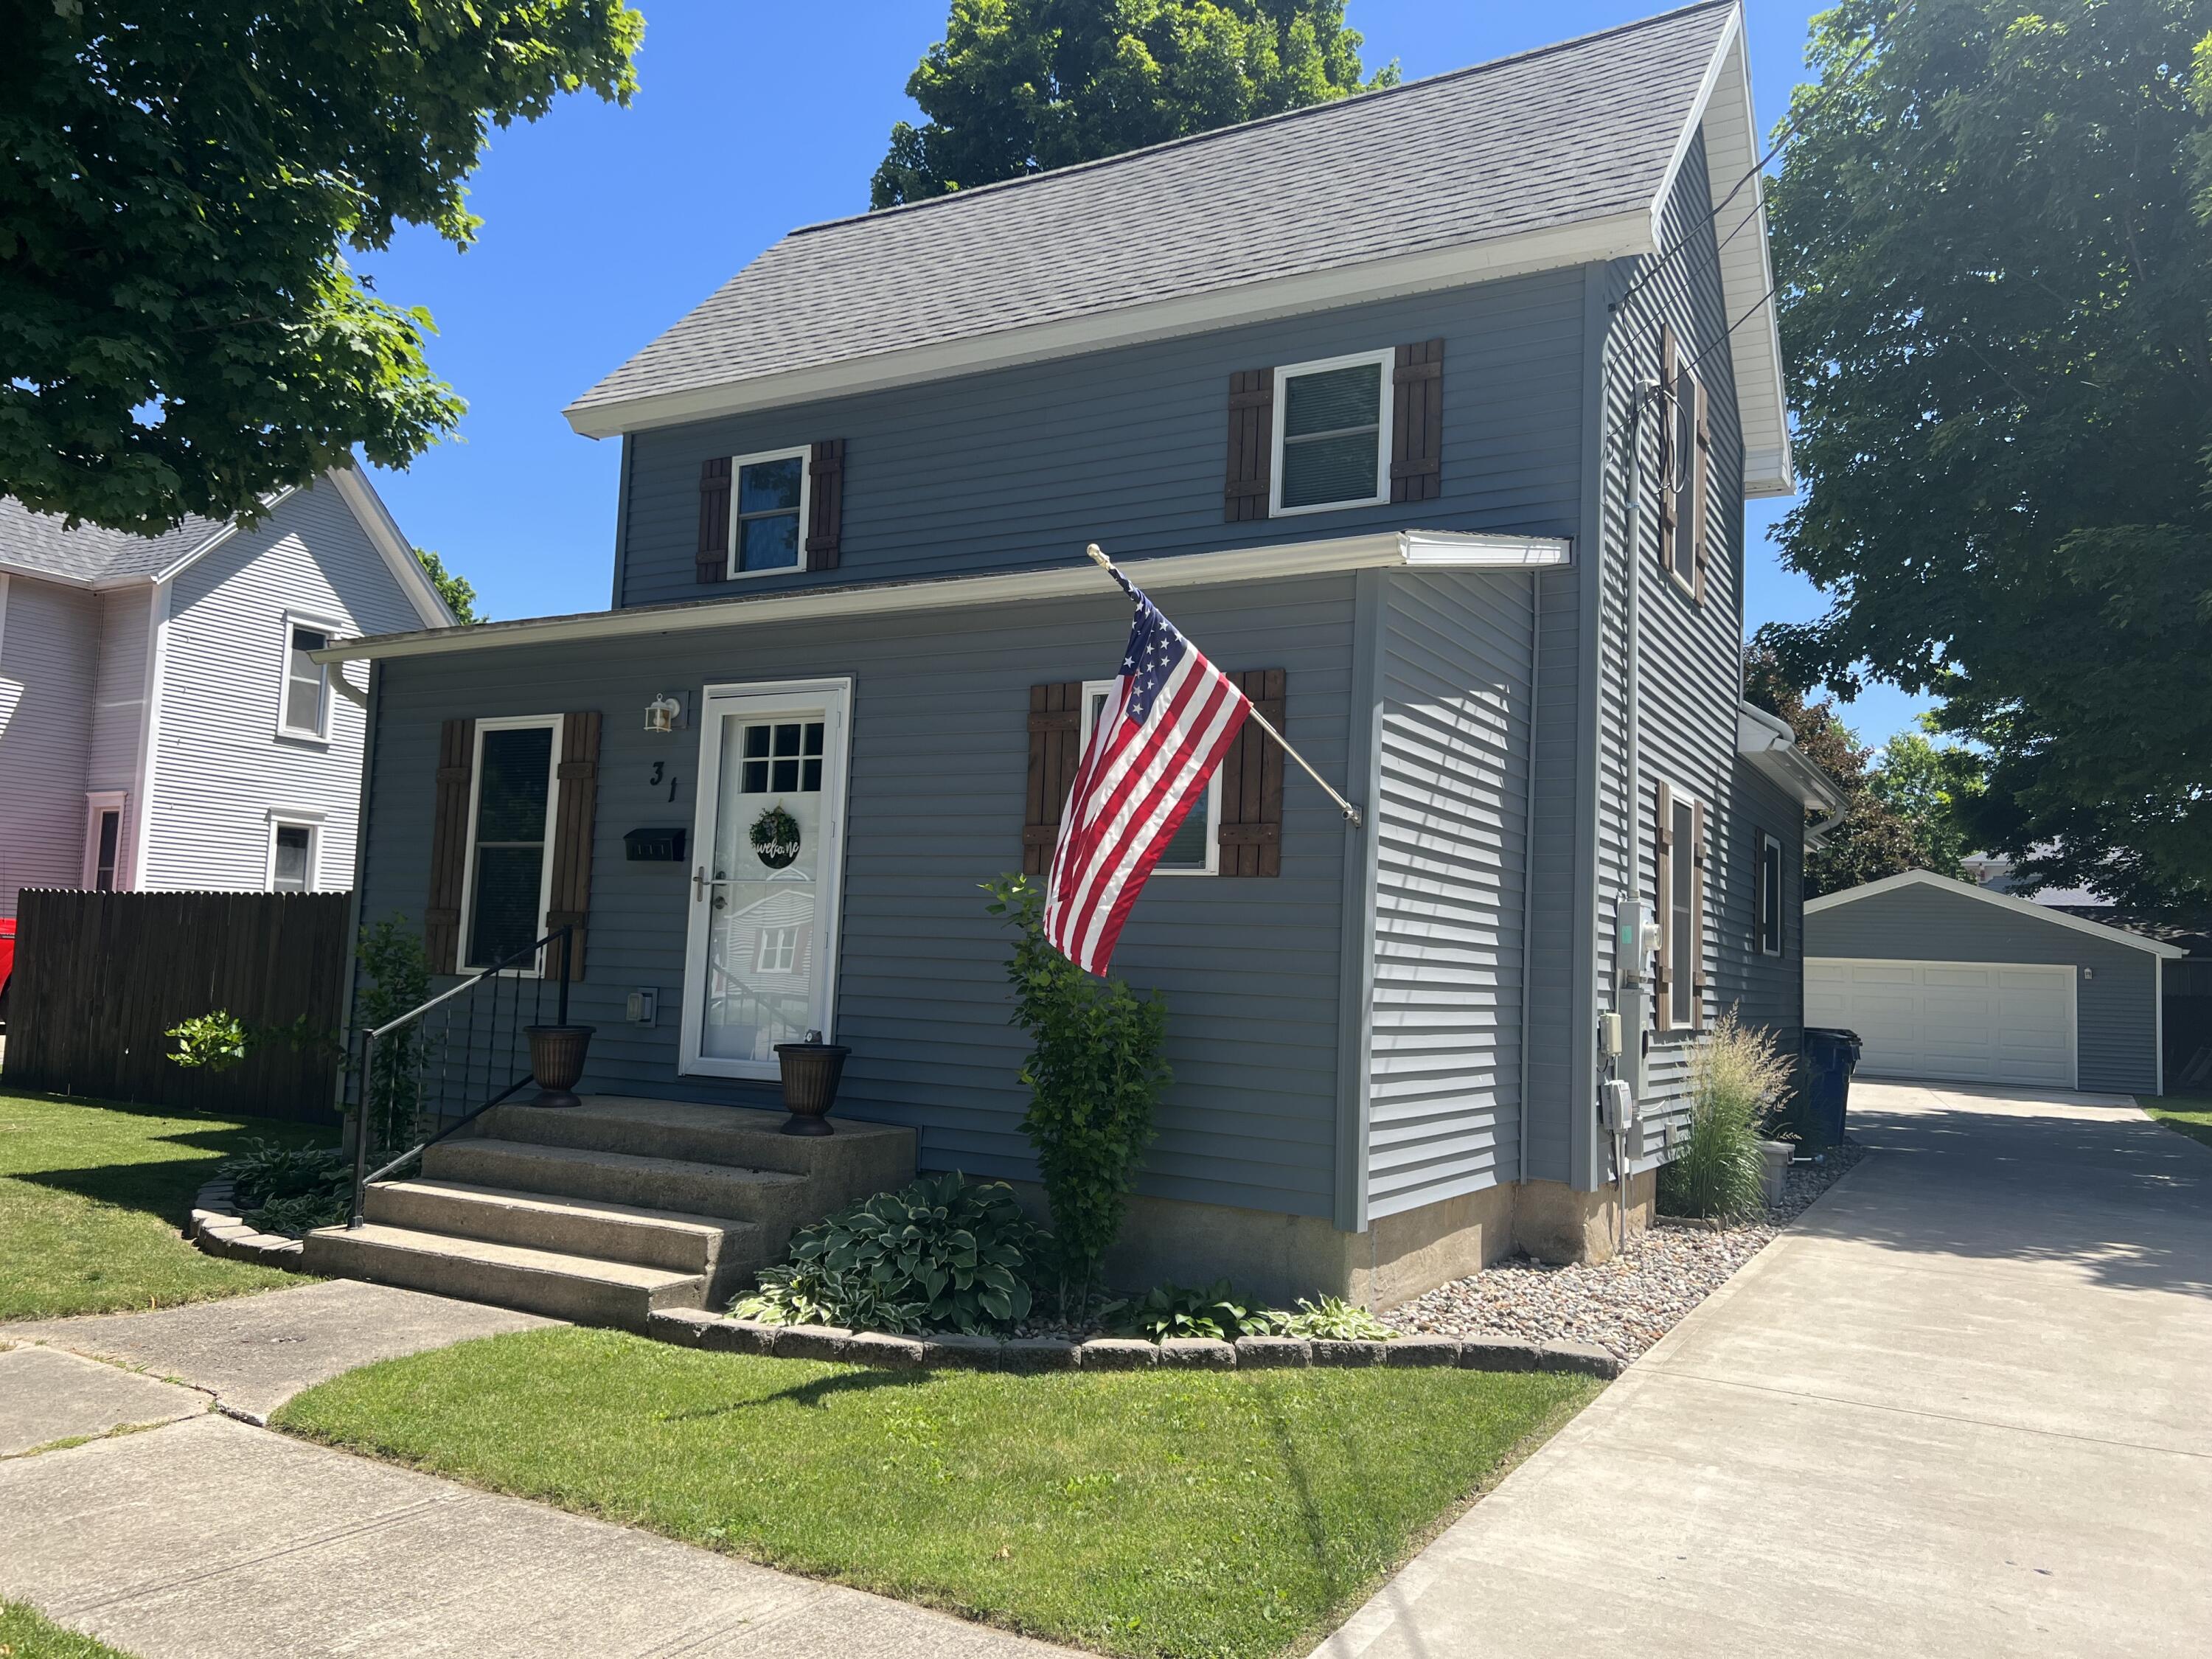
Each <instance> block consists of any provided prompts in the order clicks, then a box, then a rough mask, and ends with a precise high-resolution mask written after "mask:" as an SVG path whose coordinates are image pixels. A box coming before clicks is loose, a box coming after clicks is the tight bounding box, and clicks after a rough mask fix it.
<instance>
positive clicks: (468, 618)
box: [415, 547, 491, 625]
mask: <svg viewBox="0 0 2212 1659" xmlns="http://www.w3.org/2000/svg"><path fill="white" fill-rule="evenodd" d="M415 557H416V560H417V561H418V562H420V563H421V564H422V574H424V575H426V576H428V578H429V579H430V586H433V587H435V588H436V589H437V590H438V597H439V598H440V599H443V600H444V601H445V602H446V609H447V610H448V611H452V612H453V620H454V621H455V622H457V623H462V624H464V625H466V624H469V623H485V622H489V621H490V620H491V618H490V617H487V616H483V615H482V614H481V613H479V612H478V611H477V590H476V584H475V583H473V582H471V580H469V579H468V578H467V577H466V576H457V575H455V574H453V572H452V571H450V570H448V569H447V568H446V562H445V561H444V560H443V559H441V558H440V557H439V556H437V555H436V554H435V553H434V552H432V551H431V550H429V549H428V548H427V547H418V548H416V550H415Z"/></svg>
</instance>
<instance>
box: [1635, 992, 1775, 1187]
mask: <svg viewBox="0 0 2212 1659" xmlns="http://www.w3.org/2000/svg"><path fill="white" fill-rule="evenodd" d="M1789 1086H1790V1066H1789V1063H1788V1062H1787V1061H1786V1060H1784V1059H1783V1057H1782V1051H1781V1048H1780V1045H1778V1043H1777V1042H1775V1040H1774V1038H1773V1037H1772V1036H1769V1035H1768V1034H1767V1033H1765V1032H1763V1031H1755V1030H1752V1029H1751V1028H1749V1027H1748V1026H1746V1025H1745V1024H1743V1023H1742V1022H1741V1021H1740V1020H1739V1019H1737V1018H1736V1017H1735V1014H1734V1013H1732V1012H1731V1013H1727V1014H1723V1016H1722V1017H1721V1018H1720V1019H1719V1021H1718V1022H1717V1024H1715V1025H1714V1026H1713V1029H1712V1031H1711V1035H1709V1036H1707V1037H1706V1039H1705V1042H1703V1043H1701V1044H1699V1047H1698V1048H1697V1049H1696V1051H1695V1053H1694V1054H1692V1058H1691V1060H1690V1093H1691V1100H1690V1133H1689V1136H1688V1139H1686V1141H1685V1143H1684V1145H1683V1146H1682V1150H1681V1151H1680V1152H1679V1153H1677V1154H1676V1155H1675V1157H1674V1161H1673V1162H1671V1163H1668V1164H1663V1165H1662V1166H1661V1168H1660V1170H1659V1208H1660V1210H1661V1212H1662V1213H1664V1214H1667V1215H1680V1216H1696V1217H1699V1218H1703V1219H1705V1220H1708V1221H1741V1220H1743V1219H1744V1218H1747V1217H1750V1216H1754V1215H1757V1214H1759V1212H1761V1211H1762V1210H1763V1209H1764V1208H1765V1167H1764V1161H1763V1159H1762V1158H1761V1155H1760V1152H1759V1138H1760V1133H1761V1130H1762V1127H1763V1126H1764V1125H1765V1123H1766V1121H1768V1120H1769V1119H1770V1118H1771V1116H1772V1115H1774V1113H1775V1112H1776V1111H1777V1109H1778V1108H1779V1106H1780V1104H1781V1102H1782V1098H1783V1096H1784V1091H1786V1090H1787V1089H1788V1088H1789Z"/></svg>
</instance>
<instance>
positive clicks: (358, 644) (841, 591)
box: [313, 530, 1573, 662]
mask: <svg viewBox="0 0 2212 1659" xmlns="http://www.w3.org/2000/svg"><path fill="white" fill-rule="evenodd" d="M1572 556H1573V549H1572V544H1571V543H1569V542H1567V541H1565V540H1564V539H1554V538H1545V537H1532V536H1489V535H1473V534H1468V533H1466V532H1456V531H1443V530H1393V531H1383V532H1376V533H1375V534H1372V535H1364V536H1341V537H1338V538H1335V539H1334V540H1330V541H1319V542H1293V543H1290V544H1284V545H1278V546H1273V547H1240V548H1231V549H1227V550H1223V551H1221V552H1216V553H1179V554H1171V555H1170V556H1166V557H1164V558H1153V559H1126V560H1123V561H1122V562H1121V569H1122V570H1123V571H1124V572H1125V573H1126V574H1127V576H1128V577H1129V580H1132V581H1133V582H1135V583H1136V584H1137V585H1138V586H1140V587H1145V588H1148V589H1150V588H1160V589H1167V588H1175V587H1201V586H1212V585H1214V584H1216V583H1221V582H1237V581H1255V580H1269V579H1279V578H1284V577H1291V576H1312V575H1325V574H1331V573H1334V572H1337V571H1344V570H1371V569H1394V568H1395V569H1421V570H1439V569H1443V570H1532V569H1543V568H1556V567H1559V566H1561V565H1565V564H1567V563H1569V562H1571V559H1572ZM1114 592H1116V590H1115V587H1114V586H1113V584H1112V582H1111V580H1109V578H1108V577H1106V576H1105V575H1104V574H1102V573H1101V572H1100V571H1099V570H1098V569H1097V567H1095V566H1093V565H1092V564H1091V563H1090V562H1088V561H1087V560H1084V561H1077V562H1068V563H1065V564H1056V565H1052V566H1050V567H1048V568H1044V569H1042V570H1014V571H1006V572H1001V573H998V574H991V575H981V576H933V577H925V578H922V579H921V580H914V581H874V582H867V583H863V584H846V585H843V586H835V587H801V588H796V589H787V590H785V591H783V592H766V593H763V592H753V593H748V594H742V595H739V596H738V597H736V598H732V599H686V600H684V601H681V602H679V603H678V604H674V605H638V606H634V607H632V608H630V609H629V610H625V611H588V612H586V613H585V614H583V615H580V616H572V617H529V618H525V619H523V620H520V621H517V622H496V623H478V624H477V626H475V627H473V628H446V629H434V630H431V631H429V632H427V633H420V634H384V635H373V636H370V637H368V638H365V639H358V640H342V641H338V642H337V643H336V644H334V645H331V646H329V647H325V649H323V650H320V651H318V652H316V653H313V655H314V659H315V660H316V661H317V662H354V661H359V660H363V659H367V660H380V659H385V658H389V657H427V656H441V655H445V654H447V653H452V652H456V651H483V650H489V649H492V648H494V647H498V646H503V645H550V644H554V643H556V642H559V641H568V640H607V639H623V638H635V637H636V636H637V635H650V634H689V633H696V632H699V631H701V630H703V629H716V628H742V627H747V626H750V625H753V624H756V623H769V622H793V621H799V620H804V619H805V618H808V617H864V616H870V615H880V614H882V613H884V612H887V611H897V612H899V613H901V614H902V615H903V614H907V613H910V612H913V611H950V610H957V609H962V608H965V607H968V606H972V605H1002V604H1006V603H1008V602H1010V601H1013V600H1018V599H1078V598H1085V597H1088V598H1100V597H1103V596H1105V595H1108V594H1111V593H1114Z"/></svg>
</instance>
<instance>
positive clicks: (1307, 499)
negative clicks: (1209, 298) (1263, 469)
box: [1271, 349, 1393, 515]
mask: <svg viewBox="0 0 2212 1659" xmlns="http://www.w3.org/2000/svg"><path fill="white" fill-rule="evenodd" d="M1392 356H1393V354H1392V352H1390V351H1389V350H1388V349H1384V350H1382V351H1363V352H1359V353H1357V354H1355V355H1353V356H1348V357H1328V358H1324V359H1322V361H1321V362H1311V363H1293V364H1291V365H1290V366H1289V367H1288V368H1279V369H1277V370H1276V371H1275V456H1274V462H1275V464H1274V483H1275V499H1274V501H1273V502H1272V503H1271V510H1272V512H1273V513H1274V514H1276V515H1281V514H1284V513H1328V512H1334V511H1338V510H1340V509H1341V508H1344V507H1376V506H1380V505H1381V504H1382V503H1383V502H1385V501H1389V499H1390V471H1389V458H1390V403H1389V398H1387V397H1385V396H1384V392H1385V390H1386V388H1387V387H1388V386H1389V370H1390V364H1391V360H1392Z"/></svg>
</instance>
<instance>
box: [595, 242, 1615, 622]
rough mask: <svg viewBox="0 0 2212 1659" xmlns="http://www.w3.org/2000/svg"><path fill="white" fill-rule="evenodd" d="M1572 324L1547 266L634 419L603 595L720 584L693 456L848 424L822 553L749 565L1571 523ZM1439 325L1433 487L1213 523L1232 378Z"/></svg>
mask: <svg viewBox="0 0 2212 1659" xmlns="http://www.w3.org/2000/svg"><path fill="white" fill-rule="evenodd" d="M1582 331H1583V281H1582V277H1581V275H1580V273H1579V272H1577V271H1554V272H1548V273H1544V274H1541V275H1538V276H1527V277H1519V278H1513V279H1510V280H1507V281H1501V282H1495V283H1484V284H1480V285H1479V286H1475V287H1471V288H1462V289H1450V290H1445V291H1442V292H1438V293H1435V294H1429V295H1418V296H1415V297H1413V298H1408V299H1402V300H1395V301H1388V302H1384V303H1379V304H1372V305H1367V306H1358V307H1344V308H1341V309H1339V310H1335V311H1329V312H1324V313H1316V314H1314V315H1310V316H1306V317H1300V318H1294V319H1285V320H1283V321H1279V322H1273V323H1268V324H1265V325H1255V326H1253V327H1249V328H1241V329H1229V330H1224V331H1220V332H1218V333H1213V334H1208V335H1205V336H1201V337H1196V338H1193V339H1182V340H1175V341H1163V342H1160V343H1154V344H1150V345H1144V346H1137V347H1131V348H1127V349H1119V350H1115V351H1107V352H1098V353H1095V354H1092V355H1091V356H1083V357H1077V358H1073V359H1064V360H1060V361H1057V362H1045V363H1036V364H1031V365H1027V366H1024V367H1022V368H1012V369H1006V370H1003V371H1000V372H997V373H994V374H979V375H970V376H967V377H963V378H961V379H957V380H945V381H940V382H937V383H934V384H931V385H926V386H910V387H904V388H901V389H899V390H897V391H896V392H879V393H874V394H871V395H868V396H865V397H856V398H843V399H839V400H836V401H831V402H826V403H819V404H802V405H798V406H794V407H792V408H788V409H781V410H770V411H765V412H762V413H757V414H752V415H747V416H737V417H732V418H729V419H724V420H718V421H712V422H700V423H697V424H694V425H690V426H683V427H677V428H668V429H666V430H659V431H647V432H642V433H637V434H634V435H632V436H631V437H630V438H629V440H627V444H628V449H629V466H628V471H627V489H626V491H625V494H624V503H625V513H624V518H623V526H622V531H621V533H620V537H619V543H620V546H621V548H622V550H623V570H622V572H621V573H620V574H619V577H618V580H617V587H616V595H617V599H616V602H617V605H646V604H652V603H655V602H659V601H664V600H670V599H696V598H699V597H702V596H704V595H707V594H710V593H726V592H730V591H731V589H730V586H729V585H728V584H713V585H707V586H702V585H701V584H700V583H699V582H698V581H697V580H696V574H695V568H694V560H695V555H696V548H697V544H698V520H699V507H698V499H699V497H698V490H699V467H700V463H701V462H702V460H703V459H707V458H708V457H710V456H715V455H736V454H747V453H757V452H760V451H765V450H774V449H779V448H788V447H793V446H794V445H797V444H802V443H807V442H811V441H815V440H817V439H823V438H843V439H844V440H845V441H846V453H845V485H844V527H843V535H842V558H841V562H840V565H839V568H837V569H836V571H835V572H829V573H822V574H805V573H800V574H794V575H792V576H788V577H781V576H779V577H769V578H764V579H761V580H764V581H766V582H769V583H773V584H776V585H780V586H804V585H806V584H807V583H809V582H818V581H840V582H849V581H854V580H867V579H870V578H874V577H911V576H917V575H944V574H957V573H966V572H974V571H986V570H1001V569H1010V568H1022V567H1033V566H1036V565H1040V564H1045V563H1050V562H1057V561H1063V560H1066V559H1067V558H1069V557H1072V556H1078V555H1079V553H1080V550H1081V549H1082V547H1083V544H1085V542H1088V541H1098V542H1101V543H1103V544H1105V546H1106V548H1107V550H1108V551H1109V552H1111V553H1114V554H1115V555H1116V556H1151V555H1156V554H1167V553H1183V552H1202V551H1206V550H1212V549H1215V548H1224V547H1232V546H1253V545H1265V544H1274V543H1282V542H1292V541H1304V540H1310V539H1313V538H1322V537H1333V536H1340V535H1344V534H1347V533H1351V532H1359V531H1368V530H1376V529H1383V528H1390V527H1396V526H1405V525H1417V526H1421V527H1424V528H1428V529H1477V530H1480V529H1489V530H1500V531H1512V532H1526V533H1528V534H1534V535H1558V536H1564V535H1571V534H1573V533H1574V529H1575V523H1576V515H1577V498H1578V494H1579V490H1580V481H1581V460H1580V453H1579V448H1578V437H1577V433H1578V422H1579V417H1580V398H1581V380H1580V375H1579V372H1578V366H1579V364H1580V362H1581V360H1582V352H1583V342H1582ZM1439 336H1440V337H1443V340H1444V342H1445V345H1444V371H1443V372H1444V397H1443V449H1442V461H1443V474H1442V483H1443V494H1442V495H1441V496H1440V497H1439V498H1438V499H1437V500H1435V501H1423V502H1420V503H1419V504H1418V505H1414V506H1410V507H1389V506H1384V507H1364V508H1356V509H1352V510H1349V511H1345V512H1340V513H1308V514H1299V515H1296V516H1292V517H1288V518H1282V519H1275V520H1258V521H1255V522H1250V523H1244V524H1234V525H1231V524H1225V523H1224V522H1223V521H1222V494H1221V492H1222V484H1223V482H1224V473H1225V465H1226V455H1227V447H1228V397H1229V377H1230V376H1231V374H1233V373H1235V372H1237V371H1238V370H1241V369H1251V368H1262V367H1270V366H1279V365H1284V364H1291V363H1297V362H1310V361H1312V360H1315V359H1318V358H1323V357H1330V356H1339V355H1341V354H1344V353H1347V352H1352V351H1361V350H1371V349H1376V348H1378V347H1384V346H1395V345H1399V344H1404V343H1411V342H1415V341H1420V340H1426V339H1431V338H1434V337H1439ZM750 585H751V586H758V585H759V582H755V583H753V584H750Z"/></svg>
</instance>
